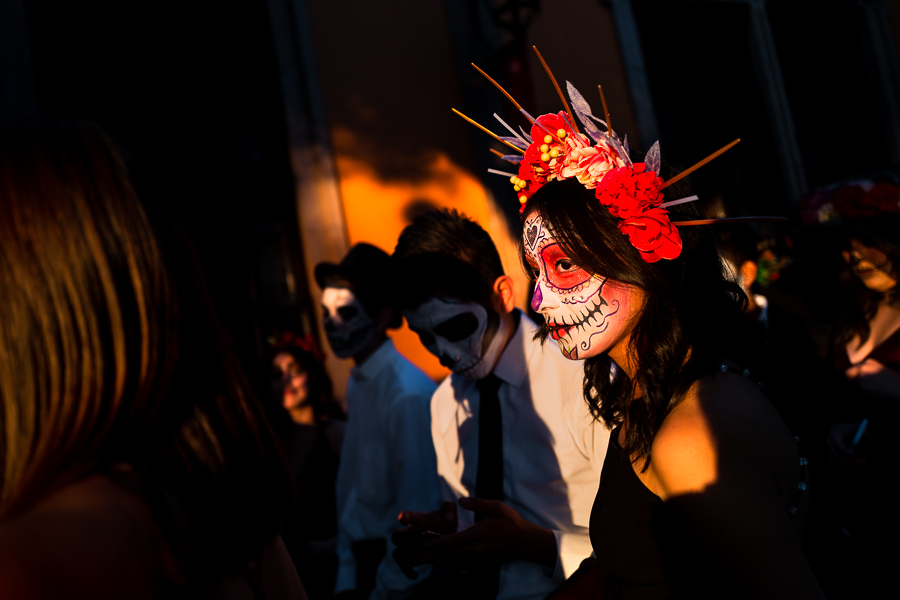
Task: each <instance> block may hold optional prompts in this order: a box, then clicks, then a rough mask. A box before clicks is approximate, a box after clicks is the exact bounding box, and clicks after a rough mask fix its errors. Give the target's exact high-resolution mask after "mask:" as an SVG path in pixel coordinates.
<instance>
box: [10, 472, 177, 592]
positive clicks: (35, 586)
mask: <svg viewBox="0 0 900 600" xmlns="http://www.w3.org/2000/svg"><path fill="white" fill-rule="evenodd" d="M161 549H162V544H161V537H160V535H159V532H158V530H157V528H156V526H155V525H154V522H153V518H152V514H151V511H150V509H149V507H148V506H147V504H146V503H145V502H144V501H143V499H141V497H140V496H138V495H137V494H135V493H133V492H130V491H128V490H127V489H125V488H123V487H121V486H120V485H118V484H116V483H115V482H114V481H112V480H111V479H109V478H107V477H105V476H102V475H91V476H89V477H86V478H84V479H82V480H80V481H77V482H75V483H73V484H71V485H68V486H65V487H63V488H60V489H58V490H56V491H55V492H53V493H51V494H50V495H49V496H47V497H46V498H44V499H43V500H42V501H41V502H39V503H38V504H37V505H35V506H34V507H32V508H31V509H30V510H28V511H27V512H25V513H22V514H19V515H17V516H15V517H13V518H11V519H9V520H5V521H4V522H3V523H0V589H4V590H11V589H15V590H17V592H18V593H17V594H14V595H13V597H21V598H56V597H71V596H72V595H73V594H74V595H78V593H81V594H82V595H83V596H85V597H88V596H90V597H92V598H107V597H109V598H113V597H126V596H127V597H131V598H152V597H154V595H155V588H156V584H157V583H158V582H159V579H158V576H159V574H160V573H161V572H162V563H163V560H164V559H163V553H162V551H161ZM82 591H83V593H82ZM75 592H78V593H75Z"/></svg>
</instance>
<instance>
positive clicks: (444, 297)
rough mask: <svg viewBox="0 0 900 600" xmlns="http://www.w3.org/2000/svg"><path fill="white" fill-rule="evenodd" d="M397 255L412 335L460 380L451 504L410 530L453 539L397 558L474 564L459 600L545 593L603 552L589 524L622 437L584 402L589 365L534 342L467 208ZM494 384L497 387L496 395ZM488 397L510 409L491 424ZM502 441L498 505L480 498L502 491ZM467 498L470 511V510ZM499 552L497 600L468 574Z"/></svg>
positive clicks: (441, 397)
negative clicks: (606, 451)
mask: <svg viewBox="0 0 900 600" xmlns="http://www.w3.org/2000/svg"><path fill="white" fill-rule="evenodd" d="M393 260H394V261H395V264H396V267H395V270H396V271H397V272H398V273H401V274H402V275H403V280H402V283H401V285H400V286H399V287H400V290H399V291H400V294H401V300H400V302H401V305H402V307H403V313H404V316H405V317H406V319H407V322H408V323H409V326H410V328H411V329H412V330H413V331H415V332H416V333H417V334H418V335H419V338H420V339H421V341H422V343H423V345H425V347H426V348H427V349H428V350H429V351H430V352H431V353H432V354H434V355H435V356H437V357H438V358H439V360H440V361H441V364H443V365H444V366H445V367H447V368H449V369H450V370H451V371H452V373H451V375H450V376H449V377H448V378H447V379H445V380H444V382H443V383H442V384H441V385H440V386H439V387H438V389H437V391H436V392H435V394H434V397H433V398H432V401H431V419H432V437H433V441H434V447H435V451H436V454H437V463H438V472H439V475H440V478H441V484H442V490H443V496H444V500H445V502H444V503H443V504H442V505H441V507H440V509H439V510H436V511H432V512H429V513H422V512H416V511H415V509H410V510H407V511H404V512H403V513H402V514H401V522H402V523H403V524H405V525H408V528H407V530H406V531H405V533H404V535H409V534H411V533H412V532H414V531H417V530H421V529H427V530H432V531H437V532H439V533H444V534H446V535H443V536H442V537H440V538H438V539H436V540H433V541H428V542H426V543H425V546H424V549H425V551H424V552H422V551H421V547H416V548H413V549H412V550H410V551H407V550H406V548H402V547H401V549H400V551H399V552H398V553H397V554H396V555H395V557H396V558H397V560H398V561H400V562H401V563H404V564H405V565H407V566H408V565H413V564H417V563H418V562H422V561H429V560H436V561H440V562H442V563H444V564H446V563H448V562H449V563H451V564H453V563H454V562H456V563H457V564H467V568H466V572H467V573H468V574H469V575H468V578H469V579H468V583H467V577H464V576H463V575H461V574H460V573H459V572H456V571H452V570H451V574H450V575H448V581H446V582H442V588H446V589H444V590H443V591H444V592H447V590H450V591H449V593H445V596H447V597H452V596H456V597H472V594H474V593H475V592H474V591H473V590H477V592H478V597H486V596H491V597H494V596H496V597H498V598H515V599H520V598H521V599H524V598H543V597H545V596H546V595H547V594H549V593H550V592H551V591H552V590H553V589H555V587H556V586H557V585H559V584H560V583H561V582H562V581H563V580H564V579H565V577H566V576H568V575H569V574H570V573H571V572H573V571H574V570H575V569H576V568H577V567H578V565H579V564H580V563H581V561H582V560H583V559H584V558H586V557H588V556H590V554H591V550H590V540H589V538H588V529H587V527H588V520H589V513H590V505H591V503H592V501H593V495H594V492H595V491H596V483H597V480H598V479H599V476H600V468H601V464H600V463H601V462H602V456H597V455H596V454H595V453H593V452H592V451H591V448H593V447H594V446H596V447H597V448H604V447H605V446H606V443H607V439H608V435H609V434H608V431H606V429H605V428H604V427H601V426H597V427H594V426H592V425H591V418H590V416H589V415H588V413H587V410H586V408H585V407H584V404H583V401H582V400H581V376H582V367H581V363H580V362H578V361H569V360H566V359H564V358H562V357H561V356H560V354H559V353H558V352H554V351H552V350H550V349H548V350H547V351H545V350H544V349H543V348H542V347H541V345H540V344H539V343H537V342H535V341H534V336H535V333H536V331H537V326H536V325H535V324H534V323H533V322H532V321H531V320H530V319H529V318H528V317H526V316H525V315H524V314H522V313H521V312H520V311H519V310H518V309H516V308H515V307H514V297H513V288H512V279H511V278H510V277H508V276H507V275H505V274H504V271H503V267H502V265H501V263H500V257H499V255H498V253H497V250H496V248H495V247H494V244H493V242H492V241H491V239H490V236H488V234H487V233H486V232H485V231H484V230H483V229H482V228H481V227H480V226H479V225H478V224H477V223H475V222H474V221H471V220H470V219H468V218H466V217H464V216H462V215H460V214H459V213H457V212H455V211H437V212H433V213H428V214H425V215H422V216H420V217H417V218H416V219H415V220H414V221H413V224H412V225H410V226H409V227H407V228H406V229H405V230H404V231H403V233H402V234H401V236H400V239H399V241H398V243H397V247H396V249H395V251H394V256H393ZM489 380H495V381H496V382H497V383H496V384H494V385H495V386H498V387H494V388H493V390H494V391H490V392H488V391H486V390H487V389H488V386H487V385H485V382H487V381H489ZM489 395H490V396H492V397H493V398H496V399H491V398H488V396H489ZM486 402H496V403H498V404H499V411H498V412H499V417H491V418H490V419H488V418H487V417H485V416H484V415H485V414H487V413H485V412H482V410H481V409H482V408H483V406H482V405H483V403H486ZM489 421H490V423H489ZM490 427H493V429H490ZM489 436H495V437H493V438H492V437H489ZM497 437H498V438H499V441H497V440H496V438H497ZM492 439H493V440H494V443H496V445H498V446H499V447H500V451H499V454H500V457H501V462H502V468H501V469H500V473H499V475H498V478H500V479H501V481H499V482H497V485H496V487H494V488H490V489H493V490H495V491H496V492H497V493H496V494H495V495H494V496H493V497H492V498H490V499H488V498H487V497H481V498H479V497H477V494H476V487H477V488H478V489H479V490H485V489H489V488H488V487H483V486H482V473H483V471H482V467H481V466H480V465H479V463H480V462H481V461H480V459H481V458H482V451H484V454H487V453H488V452H497V450H496V449H494V450H492V449H491V448H490V447H491V446H493V444H492V443H491V440H492ZM482 445H484V446H485V447H482ZM457 501H458V502H459V506H461V507H462V509H465V510H459V511H457V510H456V502H457ZM433 508H434V509H437V508H438V507H437V506H435V507H433ZM398 539H402V537H401V538H398ZM485 556H486V557H488V561H489V562H494V563H495V564H496V563H501V566H500V567H499V573H497V572H496V569H497V567H496V566H495V567H489V568H487V569H484V572H485V573H489V578H490V583H489V584H487V585H493V586H496V593H495V591H494V588H493V587H492V588H491V591H490V592H489V593H487V594H485V591H486V590H485V583H484V581H485V580H486V579H488V578H487V577H483V573H482V574H481V575H479V574H478V573H479V570H478V569H471V568H468V565H470V564H471V560H473V559H475V560H481V561H484V557H485ZM492 568H493V569H494V570H493V571H492V570H491V569H492ZM473 573H475V575H474V576H473ZM436 576H441V573H436Z"/></svg>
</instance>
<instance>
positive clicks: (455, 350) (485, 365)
mask: <svg viewBox="0 0 900 600" xmlns="http://www.w3.org/2000/svg"><path fill="white" fill-rule="evenodd" d="M404 315H405V316H406V321H407V322H408V323H409V328H410V329H412V330H413V331H415V332H416V333H417V334H418V335H419V339H420V340H422V344H424V345H425V347H426V348H427V349H428V351H429V352H431V353H432V354H434V355H435V356H437V357H438V358H439V359H440V361H441V364H442V365H444V366H445V367H447V368H449V369H451V370H452V371H453V372H454V373H455V374H457V375H460V376H462V377H465V378H466V379H471V380H477V379H482V378H484V377H486V376H487V375H488V374H489V373H490V372H491V371H493V370H494V367H495V366H496V365H497V360H498V359H499V358H500V353H501V352H503V346H504V344H505V341H506V338H507V337H508V335H509V332H508V328H509V326H508V325H507V324H506V323H505V320H504V319H499V318H498V319H497V321H498V322H499V326H498V329H497V331H496V332H494V333H491V332H488V321H489V319H488V311H487V309H486V308H485V307H483V306H482V305H480V304H477V303H475V302H459V301H454V300H445V299H443V298H431V299H430V300H428V301H427V302H425V303H423V304H422V305H421V306H418V307H416V308H415V309H413V310H407V311H405V312H404ZM486 334H487V335H486ZM485 345H486V346H487V347H485Z"/></svg>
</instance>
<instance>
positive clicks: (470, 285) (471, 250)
mask: <svg viewBox="0 0 900 600" xmlns="http://www.w3.org/2000/svg"><path fill="white" fill-rule="evenodd" d="M392 258H393V260H394V261H395V263H396V269H395V272H397V273H399V274H400V277H399V282H398V286H399V290H398V291H399V292H400V298H401V302H402V305H403V306H404V307H405V308H414V307H416V306H419V305H420V304H422V303H423V302H425V301H427V300H428V299H429V298H433V297H436V296H440V297H446V298H453V299H456V300H462V301H464V302H478V303H480V304H482V305H484V306H490V304H491V296H492V293H493V287H494V282H495V281H496V280H497V278H498V277H501V276H503V275H504V272H503V264H502V263H501V262H500V254H499V253H498V252H497V248H496V246H494V242H493V240H491V236H489V235H488V233H487V232H486V231H485V230H484V229H483V228H482V227H481V225H479V224H478V223H476V222H475V221H473V220H472V219H470V218H468V217H467V216H465V215H463V214H461V213H460V212H458V211H457V210H455V209H441V210H436V211H432V212H428V213H425V214H423V215H420V216H418V217H416V218H415V219H413V222H412V224H410V225H408V226H407V227H406V229H404V230H403V232H402V233H401V234H400V239H399V240H398V241H397V247H396V248H395V249H394V255H393V257H392Z"/></svg>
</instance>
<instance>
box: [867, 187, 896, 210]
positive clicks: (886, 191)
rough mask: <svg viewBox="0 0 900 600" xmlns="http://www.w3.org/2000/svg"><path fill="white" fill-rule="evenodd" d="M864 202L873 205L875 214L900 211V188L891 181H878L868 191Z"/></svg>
mask: <svg viewBox="0 0 900 600" xmlns="http://www.w3.org/2000/svg"><path fill="white" fill-rule="evenodd" d="M864 202H865V204H866V205H868V206H871V207H872V209H873V212H874V213H875V214H874V215H873V216H878V215H881V214H885V213H895V212H900V188H898V187H897V186H896V185H893V184H890V183H885V182H879V183H876V184H874V185H873V186H872V187H871V188H869V191H868V192H866V195H865V198H864Z"/></svg>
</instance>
